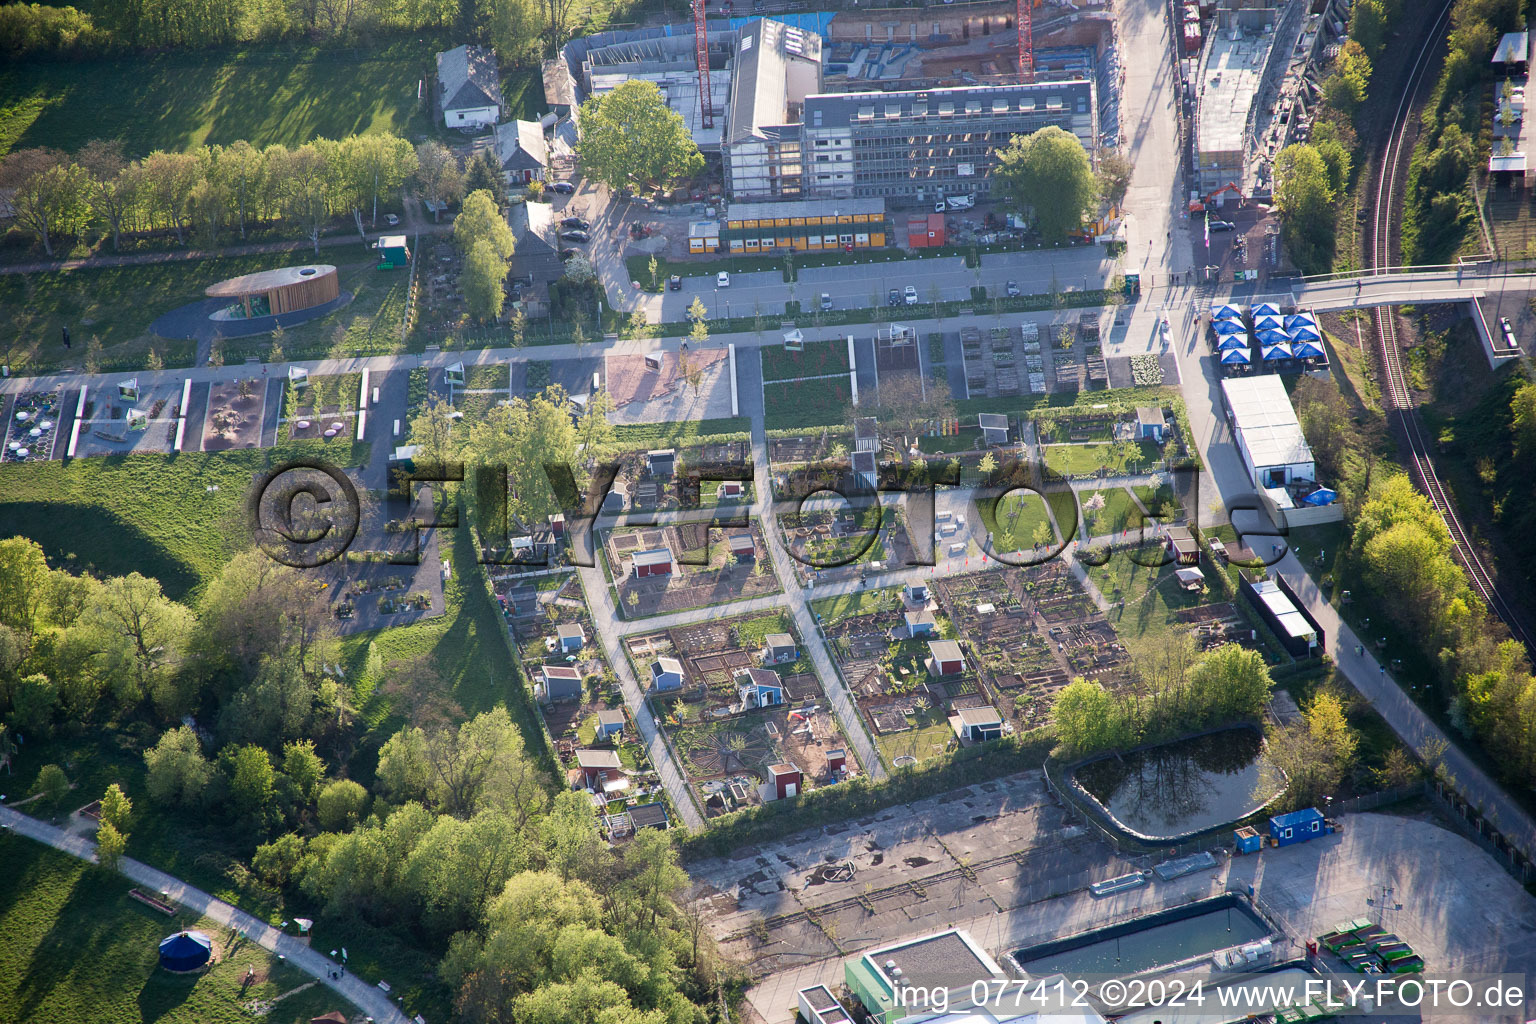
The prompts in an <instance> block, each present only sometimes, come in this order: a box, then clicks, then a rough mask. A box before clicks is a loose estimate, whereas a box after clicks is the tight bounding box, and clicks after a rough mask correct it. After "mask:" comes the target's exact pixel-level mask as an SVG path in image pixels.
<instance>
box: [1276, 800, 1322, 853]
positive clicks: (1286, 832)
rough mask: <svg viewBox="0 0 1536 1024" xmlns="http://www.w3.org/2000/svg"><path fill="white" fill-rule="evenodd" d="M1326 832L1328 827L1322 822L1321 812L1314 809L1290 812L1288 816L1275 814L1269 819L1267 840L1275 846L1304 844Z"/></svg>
mask: <svg viewBox="0 0 1536 1024" xmlns="http://www.w3.org/2000/svg"><path fill="white" fill-rule="evenodd" d="M1327 832H1328V826H1327V825H1326V824H1325V823H1324V821H1323V812H1322V811H1319V810H1318V809H1317V808H1316V807H1308V808H1306V809H1304V810H1300V811H1292V812H1291V813H1289V814H1277V815H1275V816H1274V817H1273V818H1270V819H1269V838H1271V839H1273V840H1274V841H1275V845H1276V846H1292V845H1294V844H1296V843H1305V842H1307V841H1308V840H1309V839H1316V838H1318V837H1319V836H1322V835H1326V834H1327Z"/></svg>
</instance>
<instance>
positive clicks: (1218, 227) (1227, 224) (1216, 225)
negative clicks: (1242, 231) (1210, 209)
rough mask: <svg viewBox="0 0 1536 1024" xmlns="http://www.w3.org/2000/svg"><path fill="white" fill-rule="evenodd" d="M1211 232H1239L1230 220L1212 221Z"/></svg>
mask: <svg viewBox="0 0 1536 1024" xmlns="http://www.w3.org/2000/svg"><path fill="white" fill-rule="evenodd" d="M1211 230H1212V231H1236V230H1237V225H1236V224H1233V223H1232V222H1231V221H1229V220H1213V221H1211Z"/></svg>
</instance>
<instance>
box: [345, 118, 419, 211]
mask: <svg viewBox="0 0 1536 1024" xmlns="http://www.w3.org/2000/svg"><path fill="white" fill-rule="evenodd" d="M353 139H354V140H359V139H360V140H363V141H362V142H360V143H357V144H356V145H357V150H356V152H355V153H354V155H353V160H354V162H355V163H356V174H357V176H358V177H359V178H360V179H361V181H362V182H363V184H364V187H365V188H366V190H367V194H368V197H369V199H370V200H371V201H372V203H373V215H372V218H371V223H372V224H373V226H374V227H378V226H379V193H381V192H393V191H395V190H396V189H398V188H399V187H400V186H401V185H404V184H405V182H406V180H407V179H408V178H410V177H411V175H412V174H414V173H415V172H416V151H415V150H414V149H412V148H411V144H410V143H409V142H407V141H405V140H404V139H402V138H400V136H398V135H394V134H391V133H389V132H370V133H369V134H367V135H354V136H353Z"/></svg>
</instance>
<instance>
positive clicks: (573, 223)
mask: <svg viewBox="0 0 1536 1024" xmlns="http://www.w3.org/2000/svg"><path fill="white" fill-rule="evenodd" d="M560 226H561V227H563V228H578V229H580V230H582V231H587V230H590V229H591V227H592V222H591V221H589V220H587V219H586V218H584V217H567V218H565V219H564V220H562V221H561V222H560Z"/></svg>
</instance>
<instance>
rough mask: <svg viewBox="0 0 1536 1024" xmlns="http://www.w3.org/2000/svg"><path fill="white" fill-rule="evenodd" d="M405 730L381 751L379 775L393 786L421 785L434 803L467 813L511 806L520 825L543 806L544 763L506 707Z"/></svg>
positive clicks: (393, 789) (403, 788) (400, 790)
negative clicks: (432, 727)
mask: <svg viewBox="0 0 1536 1024" xmlns="http://www.w3.org/2000/svg"><path fill="white" fill-rule="evenodd" d="M403 733H404V736H405V738H404V739H403V740H401V739H400V736H401V734H398V733H397V734H396V736H395V737H392V738H391V740H390V742H389V743H386V744H385V746H384V749H383V750H381V751H380V752H379V776H380V778H381V779H384V780H388V781H387V782H386V788H387V790H388V791H390V792H395V793H405V794H409V793H410V792H411V791H412V790H413V789H415V788H417V787H421V788H422V789H424V791H425V794H426V797H427V799H428V800H429V802H430V803H431V804H433V805H435V806H437V807H438V808H439V809H440V810H442V811H443V812H445V813H448V814H455V815H460V816H464V817H471V816H473V815H474V814H477V813H479V812H480V811H482V810H488V809H489V810H502V811H506V812H507V813H510V814H512V816H513V818H514V821H515V822H516V823H517V825H518V827H519V828H521V827H522V823H523V821H524V820H526V818H527V817H528V816H529V815H531V814H533V813H535V812H536V811H539V810H541V809H542V808H543V805H544V800H545V794H544V791H543V788H542V780H541V778H540V775H539V771H538V768H537V766H536V765H535V764H534V762H533V760H532V759H531V758H529V757H528V755H527V753H526V751H525V750H524V748H523V739H522V734H521V733H520V732H519V731H518V729H517V726H515V725H513V724H512V719H511V717H510V716H509V715H508V714H507V711H506V709H505V708H497V709H495V710H493V711H487V712H483V713H482V714H480V715H477V716H475V717H474V718H472V719H470V720H469V721H468V722H465V723H464V724H463V725H461V726H459V728H458V729H457V730H453V729H440V730H436V731H434V732H432V733H426V732H424V731H423V730H421V729H419V728H412V729H407V730H403ZM396 740H400V742H398V743H397V742H396ZM386 753H387V754H388V757H387V758H386Z"/></svg>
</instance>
